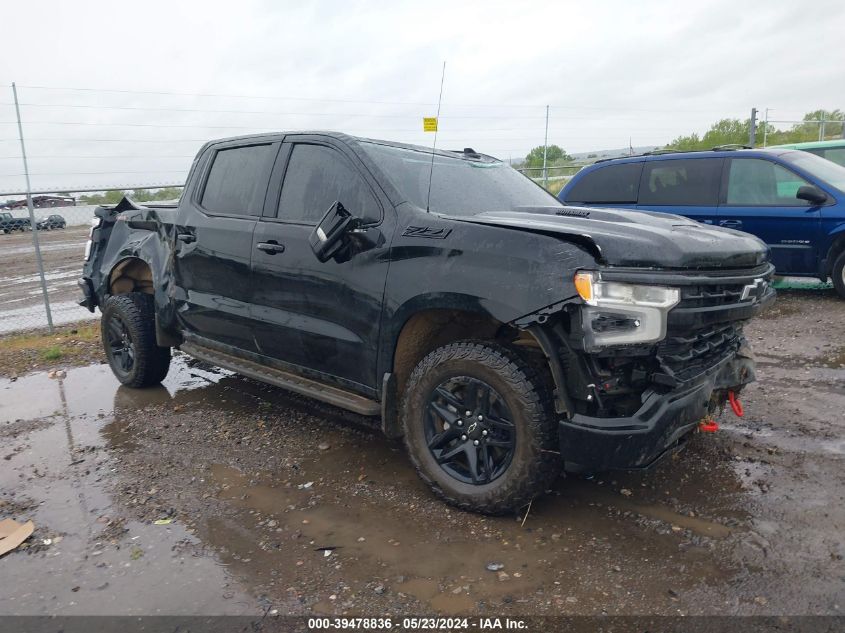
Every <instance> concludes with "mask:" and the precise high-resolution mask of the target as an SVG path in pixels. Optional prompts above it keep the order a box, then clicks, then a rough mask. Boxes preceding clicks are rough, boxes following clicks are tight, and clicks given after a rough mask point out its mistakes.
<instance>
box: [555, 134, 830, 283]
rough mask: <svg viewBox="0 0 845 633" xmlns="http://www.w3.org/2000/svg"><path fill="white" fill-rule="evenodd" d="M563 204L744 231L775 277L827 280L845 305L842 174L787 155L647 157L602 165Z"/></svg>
mask: <svg viewBox="0 0 845 633" xmlns="http://www.w3.org/2000/svg"><path fill="white" fill-rule="evenodd" d="M558 197H559V198H560V200H561V201H563V202H565V203H566V204H577V205H588V206H612V207H624V208H631V209H639V210H643V211H657V212H664V213H677V214H680V215H685V216H687V217H689V218H692V219H694V220H698V221H699V222H702V223H704V224H712V225H714V226H721V227H724V228H729V229H735V230H739V231H746V232H748V233H752V234H753V235H756V236H757V237H759V238H760V239H762V240H763V241H764V242H766V244H767V245H768V246H769V248H770V249H771V253H772V256H771V258H772V263H773V264H774V265H775V268H776V271H777V274H781V275H798V276H806V277H818V278H819V279H821V280H822V281H827V280H828V279H829V278H832V279H833V283H834V286H835V287H836V291H837V292H838V293H839V295H840V296H841V297H843V298H845V167H842V166H841V165H837V164H836V163H833V162H831V161H829V160H826V159H823V158H820V157H819V156H816V155H814V154H811V153H808V152H803V151H796V150H785V149H771V148H770V149H757V150H751V149H719V148H716V149H714V150H712V151H701V152H653V153H650V154H645V155H642V156H633V157H628V158H621V159H612V160H607V161H600V162H598V163H596V164H595V165H592V166H590V167H587V168H585V169H583V170H581V171H580V172H579V173H578V174H576V175H575V177H574V178H573V179H572V180H571V181H570V182H569V183H568V184H567V185H566V186H565V187H564V188H563V190H562V191H561V192H560V194H559V196H558Z"/></svg>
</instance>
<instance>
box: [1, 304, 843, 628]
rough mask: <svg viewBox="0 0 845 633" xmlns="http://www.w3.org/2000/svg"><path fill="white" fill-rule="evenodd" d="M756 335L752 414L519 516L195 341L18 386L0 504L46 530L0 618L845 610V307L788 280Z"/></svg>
mask: <svg viewBox="0 0 845 633" xmlns="http://www.w3.org/2000/svg"><path fill="white" fill-rule="evenodd" d="M748 334H749V337H750V339H751V341H752V343H753V345H754V348H755V351H756V353H757V354H758V357H759V376H758V378H759V382H758V383H757V384H755V385H753V386H752V387H751V388H750V389H748V390H747V393H746V394H745V397H744V404H745V410H746V416H745V417H744V418H743V419H739V418H736V417H734V416H733V414H731V413H725V414H723V415H722V416H721V418H720V419H719V421H720V423H721V425H722V429H721V431H720V432H718V433H716V434H706V435H704V434H702V435H696V436H695V437H694V438H693V440H692V441H691V442H690V444H689V446H688V447H687V449H686V450H685V451H683V452H681V453H680V454H678V455H677V456H675V457H674V458H672V459H670V460H667V461H665V462H664V463H661V464H660V465H659V466H657V467H656V468H654V469H652V470H649V471H645V472H635V473H621V472H616V473H602V474H597V475H595V476H593V477H567V478H561V479H560V480H559V481H558V482H557V484H556V485H555V486H554V489H553V490H552V491H551V492H550V493H549V494H548V495H546V496H545V497H544V498H542V499H539V500H537V501H535V502H534V503H533V504H532V507H531V508H530V511H529V512H528V514H527V516H525V514H524V513H523V514H521V515H520V516H509V517H500V518H488V517H482V516H478V515H473V514H467V513H463V512H460V511H456V510H454V509H451V508H449V507H448V506H446V505H443V504H442V503H440V502H439V501H437V500H435V499H434V498H433V497H432V495H431V494H430V493H429V492H428V490H427V489H426V488H425V487H424V486H423V485H422V484H421V483H420V481H419V480H418V479H417V477H416V475H415V473H414V472H413V470H412V468H411V466H410V465H409V462H408V460H407V459H406V458H405V455H404V453H403V450H402V448H401V445H399V444H396V443H392V442H389V441H387V440H385V439H383V438H382V437H381V436H380V435H379V434H378V432H376V431H375V430H374V428H373V424H372V422H371V421H369V420H367V419H364V418H360V417H357V416H355V415H352V414H349V413H346V412H344V411H341V410H338V409H334V408H332V407H329V406H325V405H321V404H319V403H316V402H314V401H311V400H308V399H305V398H300V397H296V396H293V395H290V394H287V393H285V392H283V391H280V390H278V389H274V388H271V387H267V386H264V385H261V384H259V383H256V382H254V381H251V380H248V379H244V378H241V377H238V376H236V375H232V374H230V373H228V372H223V371H219V370H215V369H213V368H210V367H207V366H203V365H201V364H198V363H195V362H193V361H191V360H189V359H187V358H186V357H184V356H178V357H177V358H176V359H175V361H174V364H173V367H172V369H171V372H170V375H169V376H168V378H167V380H166V381H165V385H164V386H163V387H160V388H158V389H151V390H144V391H136V390H130V389H127V388H125V387H118V384H117V382H116V381H115V379H114V378H113V377H112V375H111V373H110V372H109V370H108V368H107V367H105V366H103V365H90V366H87V367H81V368H75V369H69V370H68V373H67V376H66V377H65V378H63V379H50V378H48V377H47V375H46V373H45V372H43V371H40V372H36V373H32V374H30V375H27V376H22V377H20V378H19V379H18V380H16V381H15V382H10V381H9V380H0V447H2V450H0V453H2V454H0V518H3V517H9V516H11V517H13V518H15V519H17V520H24V519H29V518H31V519H33V520H34V521H35V524H36V526H37V529H36V532H35V534H34V535H33V537H32V538H31V539H30V540H29V541H28V542H27V543H26V544H25V546H24V547H22V548H20V549H18V550H16V551H13V552H11V553H10V554H7V555H6V556H5V557H3V558H2V559H0V613H2V614H57V613H60V614H103V613H107V614H224V613H225V614H261V613H265V612H269V613H273V612H274V611H275V612H278V613H285V614H287V613H291V614H308V613H315V612H317V613H345V614H362V615H379V614H386V613H393V614H407V613H417V614H432V613H435V612H438V613H444V614H453V613H468V614H469V613H472V614H601V613H608V614H672V615H674V614H722V615H725V614H842V612H843V609H845V562H843V556H845V542H843V539H845V503H843V496H844V495H845V415H843V411H845V301H841V300H838V299H837V298H836V297H835V296H834V295H833V293H832V292H830V291H818V292H808V291H804V292H800V291H792V292H790V291H784V292H781V294H780V297H779V302H778V304H777V306H776V308H775V309H774V310H772V311H771V312H770V313H768V314H767V315H766V316H765V317H764V318H761V319H758V320H757V321H756V322H754V323H753V324H752V325H751V327H750V328H749V329H748ZM156 521H158V524H156ZM488 563H497V564H501V565H503V567H502V569H501V570H499V571H488V570H487V568H486V567H487V565H488Z"/></svg>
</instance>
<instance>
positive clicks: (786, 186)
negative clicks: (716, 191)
mask: <svg viewBox="0 0 845 633" xmlns="http://www.w3.org/2000/svg"><path fill="white" fill-rule="evenodd" d="M807 184H809V183H808V182H807V181H806V180H804V179H803V178H801V176H799V175H798V174H796V173H795V172H793V171H790V170H789V169H787V168H786V167H783V166H781V165H778V164H777V163H773V162H771V161H768V160H762V159H759V158H734V159H731V165H730V170H729V171H728V187H727V197H726V200H725V202H726V204H728V205H736V206H751V207H805V206H807V205H808V204H809V202H807V201H806V200H800V199H798V198H796V197H795V194H796V193H798V188H799V187H801V186H803V185H807Z"/></svg>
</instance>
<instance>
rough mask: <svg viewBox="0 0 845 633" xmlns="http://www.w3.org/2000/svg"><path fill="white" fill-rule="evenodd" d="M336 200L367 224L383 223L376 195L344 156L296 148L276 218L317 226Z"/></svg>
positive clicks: (304, 146) (322, 149) (303, 146)
mask: <svg viewBox="0 0 845 633" xmlns="http://www.w3.org/2000/svg"><path fill="white" fill-rule="evenodd" d="M335 201H340V203H341V204H342V205H343V206H344V207H346V209H347V210H348V211H350V212H351V213H352V214H353V215H354V216H356V217H359V218H361V219H363V220H364V221H366V222H378V221H380V220H381V207H380V206H379V204H378V202H377V201H376V199H375V196H373V193H372V191H371V190H370V188H369V186H368V185H367V183H366V182H365V181H364V178H363V177H362V176H361V174H359V173H358V172H357V171H356V170H355V168H354V167H353V166H352V165H351V164H350V162H349V160H347V159H346V157H345V156H343V155H342V154H340V152H338V151H337V150H334V149H332V148H330V147H326V146H325V145H311V144H306V143H299V144H296V145H294V146H293V151H292V152H291V155H290V159H289V162H288V167H287V170H286V171H285V179H284V182H283V183H282V193H281V196H280V197H279V208H278V212H277V217H278V218H279V219H280V220H284V221H286V222H292V223H296V224H310V225H316V224H317V223H318V222H319V221H320V219H321V218H322V217H323V215H324V214H325V212H326V211H327V210H328V208H329V207H330V206H331V205H332V204H333V203H334V202H335Z"/></svg>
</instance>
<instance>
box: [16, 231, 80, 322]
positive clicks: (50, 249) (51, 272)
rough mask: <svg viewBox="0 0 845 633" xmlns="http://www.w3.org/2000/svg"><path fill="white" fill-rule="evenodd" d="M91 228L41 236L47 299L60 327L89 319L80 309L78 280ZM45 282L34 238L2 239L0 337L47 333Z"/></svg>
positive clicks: (50, 232) (55, 320)
mask: <svg viewBox="0 0 845 633" xmlns="http://www.w3.org/2000/svg"><path fill="white" fill-rule="evenodd" d="M88 229H89V227H88V226H71V227H68V228H66V229H60V230H53V231H39V232H38V238H39V244H40V247H41V256H42V258H43V261H44V276H45V278H46V280H47V294H48V296H49V298H50V304H51V308H52V310H53V322H54V323H56V324H60V323H69V322H73V321H79V320H81V319H85V318H89V317H91V313H90V312H88V311H87V310H86V309H85V308H81V307H80V306H78V305H77V303H76V301H77V296H78V295H79V288H77V286H76V280H77V279H79V276H80V274H81V272H82V258H83V254H84V252H85V240H86V239H87V237H88ZM46 325H47V320H46V316H45V312H44V299H43V295H42V291H41V278H40V277H39V275H38V266H37V263H36V258H35V249H34V248H33V246H32V233H29V232H27V233H17V232H16V233H10V234H8V235H4V234H0V334H3V333H6V332H13V331H18V330H26V329H31V328H38V327H45V326H46Z"/></svg>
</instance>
